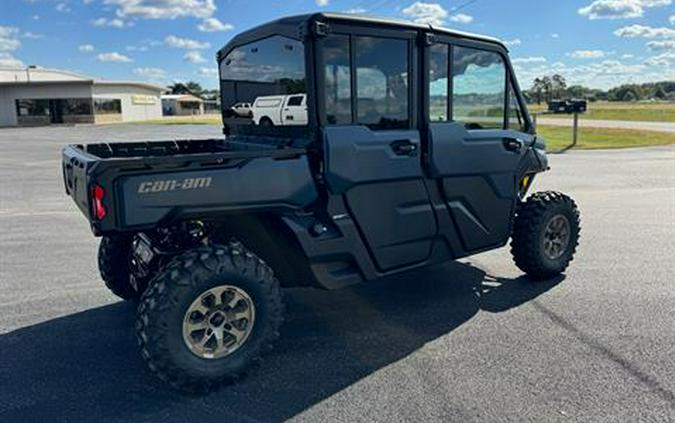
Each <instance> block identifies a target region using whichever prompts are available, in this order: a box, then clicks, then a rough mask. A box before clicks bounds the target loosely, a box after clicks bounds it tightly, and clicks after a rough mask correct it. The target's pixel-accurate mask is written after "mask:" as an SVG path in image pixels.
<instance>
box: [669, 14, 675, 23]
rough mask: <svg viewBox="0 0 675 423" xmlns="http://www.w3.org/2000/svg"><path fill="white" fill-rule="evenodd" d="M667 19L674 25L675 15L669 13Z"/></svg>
mask: <svg viewBox="0 0 675 423" xmlns="http://www.w3.org/2000/svg"><path fill="white" fill-rule="evenodd" d="M668 21H669V22H670V24H671V25H675V15H670V18H668Z"/></svg>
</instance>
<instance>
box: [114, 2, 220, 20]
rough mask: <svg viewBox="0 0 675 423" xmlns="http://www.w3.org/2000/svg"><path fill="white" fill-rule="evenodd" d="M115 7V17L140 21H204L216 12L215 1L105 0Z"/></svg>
mask: <svg viewBox="0 0 675 423" xmlns="http://www.w3.org/2000/svg"><path fill="white" fill-rule="evenodd" d="M105 4H108V5H113V6H117V10H116V13H117V16H119V17H121V18H124V17H138V18H142V19H176V18H184V17H193V18H201V19H206V18H210V17H211V16H213V13H214V12H215V11H216V5H215V0H105Z"/></svg>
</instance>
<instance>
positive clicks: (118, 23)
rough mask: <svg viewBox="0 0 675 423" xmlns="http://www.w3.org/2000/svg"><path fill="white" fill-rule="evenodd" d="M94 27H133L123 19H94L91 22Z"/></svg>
mask: <svg viewBox="0 0 675 423" xmlns="http://www.w3.org/2000/svg"><path fill="white" fill-rule="evenodd" d="M91 23H92V25H94V26H98V27H101V26H109V27H112V28H118V29H119V28H124V27H125V26H131V24H130V23H127V22H124V21H123V20H122V19H119V18H113V19H106V18H98V19H94V20H93V21H91Z"/></svg>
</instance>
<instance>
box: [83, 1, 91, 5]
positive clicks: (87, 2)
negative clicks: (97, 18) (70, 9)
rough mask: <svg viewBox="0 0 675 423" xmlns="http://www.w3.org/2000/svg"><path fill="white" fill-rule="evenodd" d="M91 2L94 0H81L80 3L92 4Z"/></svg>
mask: <svg viewBox="0 0 675 423" xmlns="http://www.w3.org/2000/svg"><path fill="white" fill-rule="evenodd" d="M93 2H94V0H82V3H83V4H85V5H86V4H92V3H93Z"/></svg>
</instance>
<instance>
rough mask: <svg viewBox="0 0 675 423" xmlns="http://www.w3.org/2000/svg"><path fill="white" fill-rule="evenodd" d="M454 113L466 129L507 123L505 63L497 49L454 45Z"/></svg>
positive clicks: (498, 126) (494, 126) (499, 125)
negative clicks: (487, 49)
mask: <svg viewBox="0 0 675 423" xmlns="http://www.w3.org/2000/svg"><path fill="white" fill-rule="evenodd" d="M451 69H452V87H453V92H452V117H453V120H455V121H458V122H462V123H464V125H465V126H466V128H467V129H495V128H499V129H501V128H503V127H504V112H505V111H504V104H505V94H506V93H505V90H506V67H505V66H504V61H503V60H502V57H501V56H500V55H499V54H497V53H494V52H489V51H482V50H477V49H473V48H466V47H454V48H453V58H452V66H451Z"/></svg>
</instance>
